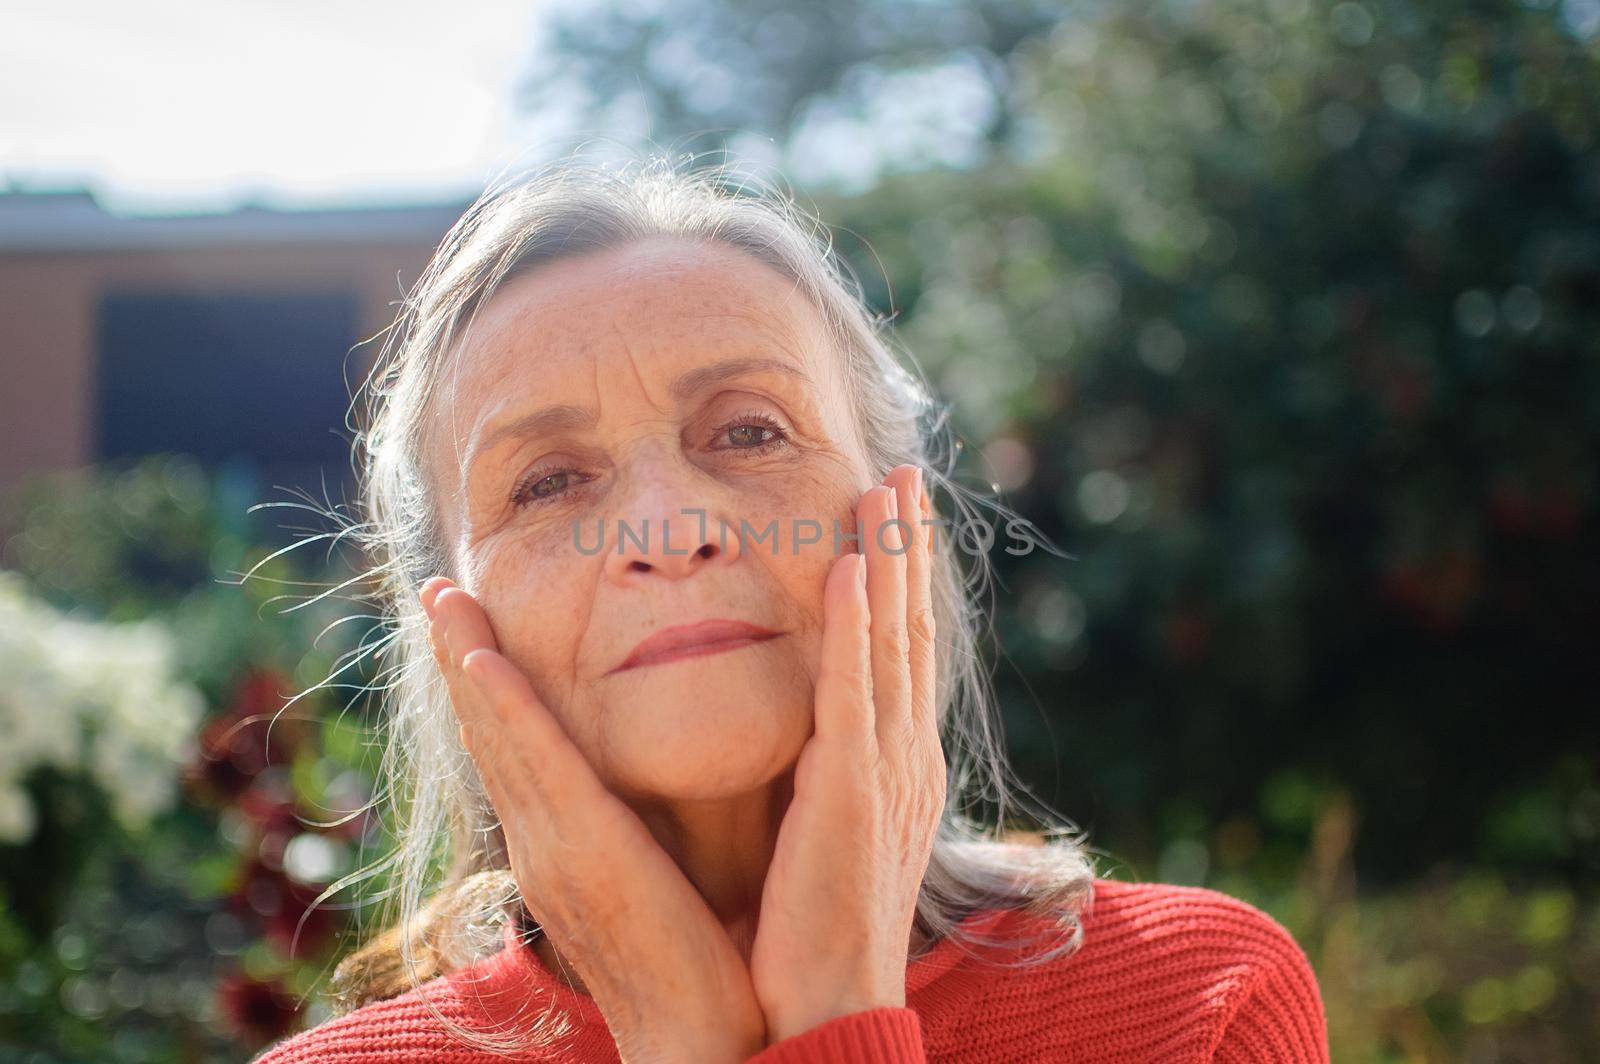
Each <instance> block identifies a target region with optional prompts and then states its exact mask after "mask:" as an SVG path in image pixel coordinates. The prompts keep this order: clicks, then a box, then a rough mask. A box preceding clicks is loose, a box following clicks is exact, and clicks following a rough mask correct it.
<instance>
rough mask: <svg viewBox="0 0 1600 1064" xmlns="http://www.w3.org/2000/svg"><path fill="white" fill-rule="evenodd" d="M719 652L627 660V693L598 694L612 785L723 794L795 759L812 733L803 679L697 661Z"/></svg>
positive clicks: (761, 780) (669, 793) (684, 794)
mask: <svg viewBox="0 0 1600 1064" xmlns="http://www.w3.org/2000/svg"><path fill="white" fill-rule="evenodd" d="M718 656H720V655H718ZM718 656H709V657H705V658H693V659H685V660H682V661H676V662H672V663H671V664H669V665H665V666H660V667H655V668H650V669H640V670H634V671H637V672H638V673H639V674H640V675H639V676H638V677H636V678H634V681H633V683H632V684H631V686H632V687H633V690H632V691H631V692H630V693H629V695H628V697H626V698H625V699H624V700H623V701H622V702H621V703H620V704H619V702H618V701H617V700H616V699H615V698H609V699H607V702H608V704H607V706H606V707H605V714H604V718H603V719H604V733H605V738H604V742H605V749H606V761H607V766H608V768H609V769H610V774H611V775H612V777H613V778H614V780H615V782H616V784H617V785H618V787H619V788H621V789H623V790H626V791H629V792H632V793H635V794H647V795H654V796H657V797H661V798H718V797H728V796H732V795H736V794H743V793H747V792H749V791H751V790H753V789H754V788H756V787H760V786H762V785H763V784H765V783H767V782H769V781H770V780H772V779H773V778H774V777H775V776H777V775H778V774H779V773H780V772H782V771H783V770H784V769H786V768H787V767H789V766H790V765H792V764H794V761H795V759H796V758H797V757H799V756H800V749H801V748H802V747H803V746H804V745H805V743H806V740H807V739H809V738H810V736H811V730H812V707H811V689H810V687H809V685H806V686H804V687H802V688H799V689H797V686H798V685H796V684H795V683H794V682H792V681H789V680H786V681H784V682H781V683H780V682H777V681H776V680H775V678H774V677H773V674H772V672H771V671H770V669H768V670H759V671H758V670H753V669H741V668H733V669H729V668H718V669H713V668H708V667H706V666H707V665H708V664H709V663H711V662H714V661H716V658H717V657H718ZM647 672H648V673H654V674H655V675H653V676H646V675H644V674H645V673H647Z"/></svg>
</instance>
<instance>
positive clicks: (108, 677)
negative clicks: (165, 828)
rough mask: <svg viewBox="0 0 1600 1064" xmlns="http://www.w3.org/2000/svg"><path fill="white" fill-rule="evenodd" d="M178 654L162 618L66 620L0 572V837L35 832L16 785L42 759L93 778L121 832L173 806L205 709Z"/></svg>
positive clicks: (30, 807) (26, 801) (17, 838)
mask: <svg viewBox="0 0 1600 1064" xmlns="http://www.w3.org/2000/svg"><path fill="white" fill-rule="evenodd" d="M175 652H176V646H175V644H174V641H173V636H172V634H171V632H169V631H168V630H167V628H166V627H165V626H164V625H162V624H161V623H160V622H158V621H155V620H148V619H147V620H143V621H136V622H131V623H124V624H107V623H102V622H98V621H92V620H84V619H80V618H76V617H72V616H70V615H65V614H62V613H61V612H59V611H57V610H55V609H54V608H52V607H51V606H49V605H48V604H46V603H44V602H41V601H39V600H38V599H36V598H34V597H32V596H31V595H29V594H28V593H27V590H26V588H25V586H24V584H23V581H22V579H21V577H19V576H18V575H17V574H15V573H8V572H4V571H0V677H4V681H3V682H0V838H4V839H6V841H9V842H20V841H25V840H26V839H27V838H28V837H29V836H31V835H32V833H33V830H34V824H35V820H36V817H35V815H34V810H33V805H32V803H31V801H30V800H29V798H28V795H27V794H26V792H25V791H23V789H22V785H23V783H24V782H25V781H26V779H27V777H28V776H29V775H30V774H31V773H32V772H33V771H34V770H35V769H36V768H40V767H43V766H47V765H49V766H54V767H56V768H59V769H61V770H63V771H65V772H69V773H70V772H78V773H82V774H84V775H86V776H87V777H89V778H90V779H92V780H94V781H95V782H96V783H97V784H98V785H99V786H100V787H101V788H102V789H103V790H104V791H105V792H106V795H107V796H108V797H109V798H110V800H111V805H112V809H113V810H114V811H115V814H116V816H117V819H118V820H119V821H121V822H122V823H123V824H124V825H126V826H128V827H138V826H140V825H142V824H145V823H147V822H148V821H149V820H150V818H151V817H153V816H155V815H156V814H158V813H160V812H162V811H164V810H165V809H167V808H170V807H171V805H172V803H173V801H174V799H175V798H176V796H177V770H178V768H179V767H180V766H181V764H182V763H183V761H184V759H185V758H186V756H187V755H188V754H189V752H190V751H191V749H192V740H193V736H194V734H195V731H196V729H197V728H198V727H199V725H200V719H201V716H202V715H203V713H204V708H205V707H204V702H203V699H202V698H201V695H200V692H199V691H197V690H196V689H195V688H194V687H193V686H192V685H190V684H188V683H185V682H183V681H181V680H179V679H177V678H176V676H175V675H174V671H175V670H174V660H175V657H176V654H175Z"/></svg>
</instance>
